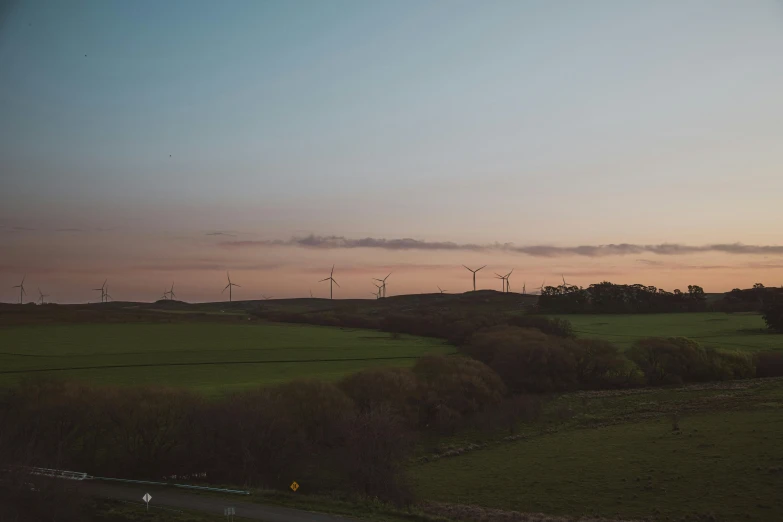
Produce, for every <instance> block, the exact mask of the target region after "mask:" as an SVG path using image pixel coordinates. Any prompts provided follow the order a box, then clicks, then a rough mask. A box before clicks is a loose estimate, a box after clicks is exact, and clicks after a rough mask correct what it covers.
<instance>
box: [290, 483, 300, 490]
mask: <svg viewBox="0 0 783 522" xmlns="http://www.w3.org/2000/svg"><path fill="white" fill-rule="evenodd" d="M290 487H291V489H292V490H294V491H296V490H297V489H299V484H297V483H296V481H293V482H291V486H290Z"/></svg>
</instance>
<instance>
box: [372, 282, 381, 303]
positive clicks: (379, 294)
mask: <svg viewBox="0 0 783 522" xmlns="http://www.w3.org/2000/svg"><path fill="white" fill-rule="evenodd" d="M373 284H374V285H375V288H377V289H378V291H377V292H373V294H374V295H375V298H376V299H380V298H381V290H382V289H383V285H376V284H375V283H373Z"/></svg>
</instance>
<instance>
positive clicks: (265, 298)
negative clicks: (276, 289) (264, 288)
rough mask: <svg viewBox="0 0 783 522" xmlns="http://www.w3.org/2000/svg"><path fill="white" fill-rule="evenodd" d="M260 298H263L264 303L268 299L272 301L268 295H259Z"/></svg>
mask: <svg viewBox="0 0 783 522" xmlns="http://www.w3.org/2000/svg"><path fill="white" fill-rule="evenodd" d="M261 297H263V298H264V301H269V300H270V299H272V296H271V295H270V296H266V295H264V294H261Z"/></svg>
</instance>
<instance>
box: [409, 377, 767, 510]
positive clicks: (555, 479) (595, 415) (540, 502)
mask: <svg viewBox="0 0 783 522" xmlns="http://www.w3.org/2000/svg"><path fill="white" fill-rule="evenodd" d="M559 408H569V409H571V410H573V415H574V416H573V417H572V418H568V419H567V420H563V421H561V422H560V423H555V424H553V423H552V422H551V419H549V420H542V421H541V422H540V423H537V424H538V426H536V425H531V426H529V427H528V431H529V435H528V436H527V437H526V438H525V439H524V440H518V441H515V442H502V441H495V443H494V444H490V445H489V446H488V447H486V448H485V449H479V450H475V451H469V452H466V453H464V454H462V455H460V456H456V457H450V458H441V459H438V460H433V461H431V462H429V463H426V464H416V465H414V466H413V467H412V468H411V474H412V478H413V482H414V484H415V487H416V489H417V492H418V493H419V495H420V496H421V497H422V498H424V499H428V500H436V501H441V502H448V503H461V504H476V505H480V506H484V507H491V508H498V509H505V510H514V511H523V512H544V513H548V514H559V515H571V516H579V515H590V514H600V515H603V516H621V517H647V516H654V517H655V518H656V520H667V519H669V518H667V517H670V519H672V520H679V519H682V518H684V517H686V516H693V515H695V514H698V515H708V514H713V515H715V516H716V517H717V520H739V519H742V520H783V497H781V495H780V491H781V490H782V489H783V444H780V440H783V380H781V379H777V380H753V381H742V382H733V383H722V384H715V385H706V386H694V387H684V388H673V389H664V390H637V391H631V392H592V393H580V394H571V395H566V396H563V397H560V398H558V399H556V400H555V401H553V402H552V403H551V404H549V405H548V408H547V409H548V410H550V411H552V410H554V409H559ZM675 411H676V412H679V415H680V431H679V432H676V431H673V430H672V423H671V420H670V414H671V413H672V412H675Z"/></svg>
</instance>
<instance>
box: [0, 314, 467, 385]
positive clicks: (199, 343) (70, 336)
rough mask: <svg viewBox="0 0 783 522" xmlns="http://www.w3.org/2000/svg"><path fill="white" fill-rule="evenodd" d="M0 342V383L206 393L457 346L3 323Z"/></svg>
mask: <svg viewBox="0 0 783 522" xmlns="http://www.w3.org/2000/svg"><path fill="white" fill-rule="evenodd" d="M0 346H2V349H1V350H0V351H1V352H3V353H2V354H0V384H9V383H14V382H17V381H18V380H19V379H22V378H23V377H25V376H30V375H47V376H57V377H61V378H68V379H77V380H84V381H90V382H94V383H100V384H119V385H131V384H139V385H141V384H160V385H166V386H182V387H187V388H194V389H198V390H201V391H203V392H206V393H210V394H212V393H220V392H222V391H226V390H228V389H237V388H244V387H249V386H253V385H257V384H264V383H274V382H282V381H286V380H290V379H293V378H309V377H312V378H320V379H327V380H333V379H338V378H340V377H342V376H344V375H346V374H349V373H352V372H356V371H359V370H361V369H363V368H368V367H375V366H385V365H393V366H408V365H412V364H413V363H414V362H415V359H416V358H417V357H420V356H422V355H425V354H443V353H450V352H452V351H453V348H452V347H450V346H448V345H445V344H444V343H442V342H440V341H438V340H435V339H425V338H419V337H412V336H402V337H401V338H400V339H397V340H393V339H391V337H390V335H389V334H384V333H379V332H374V331H368V330H341V329H339V328H328V327H320V326H308V325H284V324H260V325H259V324H253V325H233V324H217V323H191V324H177V323H173V324H66V325H39V326H22V327H8V328H2V329H0ZM324 359H326V360H324ZM281 361H286V362H281ZM55 369H60V370H57V371H54V370H55ZM42 370H43V371H42Z"/></svg>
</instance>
